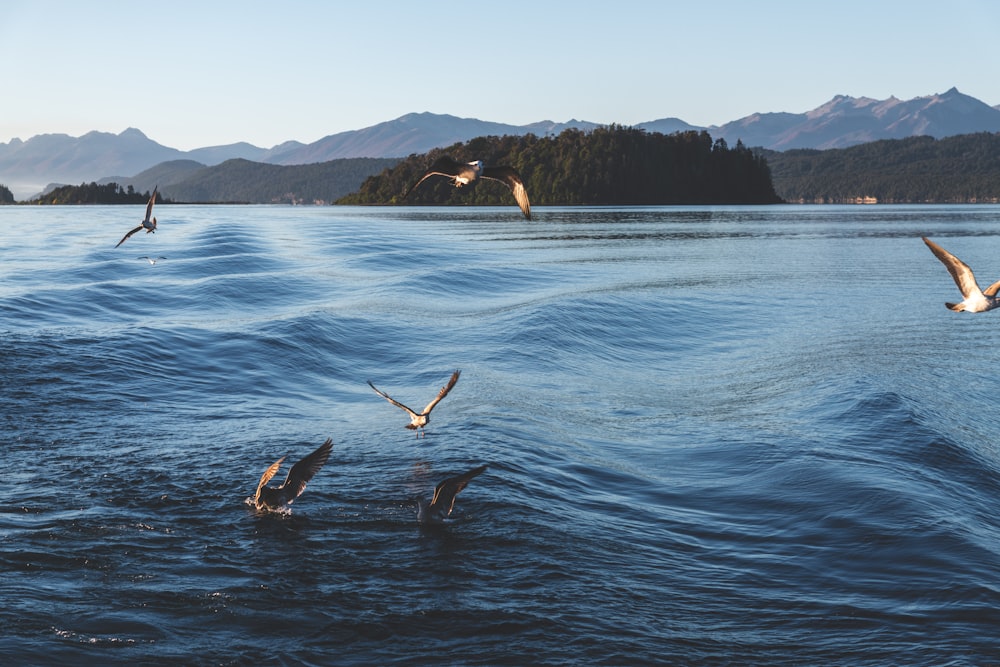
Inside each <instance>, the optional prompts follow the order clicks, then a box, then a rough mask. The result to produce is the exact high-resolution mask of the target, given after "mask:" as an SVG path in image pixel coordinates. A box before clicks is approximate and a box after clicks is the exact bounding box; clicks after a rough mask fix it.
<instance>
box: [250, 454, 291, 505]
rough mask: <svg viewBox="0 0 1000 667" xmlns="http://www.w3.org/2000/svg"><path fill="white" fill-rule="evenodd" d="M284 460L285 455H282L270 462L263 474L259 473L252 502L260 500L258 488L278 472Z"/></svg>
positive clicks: (262, 486) (261, 487)
mask: <svg viewBox="0 0 1000 667" xmlns="http://www.w3.org/2000/svg"><path fill="white" fill-rule="evenodd" d="M284 460H285V457H284V456H282V457H281V458H280V459H278V460H277V461H275V462H274V463H272V464H271V465H270V466H269V467H268V469H267V470H265V471H264V474H263V475H261V477H260V481H259V482H258V483H257V492H256V493H255V494H254V496H253V500H254V503H257V502H258V501H259V500H260V490H261V489H263V488H264V486H266V485H267V483H268V482H270V481H271V478H272V477H274V476H275V475H277V474H278V470H279V469H280V468H281V462H282V461H284Z"/></svg>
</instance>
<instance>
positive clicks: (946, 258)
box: [923, 237, 997, 298]
mask: <svg viewBox="0 0 1000 667" xmlns="http://www.w3.org/2000/svg"><path fill="white" fill-rule="evenodd" d="M923 239H924V243H926V244H927V247H928V248H930V249H931V252H932V253H934V256H935V257H937V258H938V259H939V260H941V263H942V264H944V265H945V268H947V269H948V273H950V274H951V277H952V278H954V280H955V284H956V285H958V289H959V291H960V292H962V296H964V297H965V298H969V297H970V296H976V295H982V294H983V291H982V290H981V289H979V284H978V283H977V282H976V276H975V275H973V273H972V269H970V268H969V265H968V264H966V263H965V262H963V261H962V260H960V259H959V258H958V257H955V256H954V255H952V254H951V253H950V252H948V251H947V250H945V249H944V248H942V247H941V246H939V245H938V244H937V243H934V241H931V240H930V239H929V238H926V237H923ZM996 285H997V284H996V283H994V285H990V287H989V289H994V287H996ZM995 292H996V290H995V289H994V293H995Z"/></svg>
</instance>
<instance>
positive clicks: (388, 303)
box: [0, 206, 1000, 665]
mask: <svg viewBox="0 0 1000 667" xmlns="http://www.w3.org/2000/svg"><path fill="white" fill-rule="evenodd" d="M143 208H144V207H141V206H139V207H130V206H125V207H3V208H0V369H2V371H0V372H2V375H0V383H2V384H0V419H2V422H0V423H2V426H3V429H2V435H0V453H2V457H3V459H2V460H3V462H4V464H5V465H4V475H3V477H4V479H3V484H2V486H0V572H2V577H0V601H2V604H0V664H9V665H15V664H18V665H20V664H101V665H108V664H145V665H157V664H205V665H216V664H221V665H244V664H246V665H250V664H275V663H280V664H311V665H323V664H359V665H373V664H414V665H420V664H435V665H438V664H513V665H524V664H552V665H557V664H589V665H598V664H604V665H633V664H650V663H659V664H686V665H699V664H704V665H715V664H720V663H721V664H741V665H753V664H759V665H775V664H779V665H780V664H786V665H808V664H849V665H864V664H873V665H874V664H879V665H881V664H928V665H983V664H987V663H989V662H991V661H996V660H997V659H998V657H997V656H1000V511H998V510H1000V410H997V407H996V403H997V397H998V396H1000V375H998V373H997V368H998V367H1000V351H998V346H997V345H996V344H995V343H996V339H997V336H998V334H997V332H998V330H1000V313H985V314H977V315H972V314H966V313H952V312H950V311H948V310H947V309H945V307H944V305H943V304H944V302H945V301H946V300H956V297H957V296H958V291H957V289H956V288H955V285H954V283H953V282H952V280H951V278H950V276H949V275H948V273H947V271H946V270H945V268H944V267H943V266H942V265H941V264H940V262H938V260H937V259H936V258H935V257H934V256H933V255H932V254H931V253H930V252H929V251H928V249H927V248H926V247H925V246H924V244H923V243H922V242H921V241H920V236H922V235H927V236H930V237H931V238H934V239H935V240H936V241H938V242H939V243H940V244H941V245H943V246H944V247H945V248H947V249H949V250H951V251H952V252H954V253H955V254H956V255H958V256H959V257H961V258H962V259H964V260H965V261H966V262H967V263H969V264H970V265H971V266H972V267H973V269H974V270H976V271H978V272H979V278H980V283H981V284H983V285H985V284H988V283H990V282H993V281H994V280H996V279H998V278H1000V207H994V206H955V207H948V206H906V207H889V206H878V207H833V206H830V207H819V206H816V207H800V206H775V207H723V208H713V207H704V208H698V207H653V208H584V207H581V208H553V207H548V208H547V207H541V208H538V209H537V210H536V211H535V213H536V218H537V219H536V220H535V221H533V222H526V221H524V220H523V219H521V218H520V215H519V214H518V212H517V209H516V208H514V207H498V208H458V207H451V208H377V207H376V208H347V207H315V208H291V207H287V208H281V207H241V206H233V207H227V206H210V207H209V206H158V207H157V208H156V210H155V214H156V215H157V217H158V219H159V230H158V231H157V233H156V234H149V235H147V234H136V235H135V236H133V237H132V238H131V239H130V240H129V241H127V242H126V243H125V244H123V245H122V246H121V247H119V248H117V249H115V248H114V245H115V243H117V242H118V240H119V239H120V238H121V236H122V235H123V234H124V232H125V231H127V230H128V229H130V228H131V227H133V226H135V225H136V224H137V223H138V221H139V220H140V219H141V217H142V214H143ZM142 255H149V256H153V257H157V256H161V255H162V256H165V257H166V259H163V260H160V261H159V262H157V263H156V264H155V265H151V264H150V263H148V262H147V261H145V260H142V259H138V257H139V256H142ZM455 369H461V371H462V376H461V379H460V381H459V382H458V384H457V385H456V387H455V389H454V390H453V391H452V392H451V394H450V395H449V396H448V397H447V398H446V399H445V400H444V401H442V402H441V403H440V404H439V405H438V406H437V408H436V409H435V410H434V413H433V416H432V420H431V423H430V424H429V425H428V428H427V431H426V438H422V439H417V438H415V437H414V434H413V432H412V431H409V430H406V429H405V428H403V426H404V425H405V424H406V422H407V418H406V416H405V415H404V413H403V412H402V411H401V410H399V409H397V408H395V407H393V406H391V405H390V404H389V403H387V402H386V401H385V400H383V399H382V398H380V397H379V396H377V395H376V394H375V393H374V392H373V391H372V390H371V389H370V388H369V387H368V385H367V384H366V380H369V379H370V380H372V382H374V383H375V384H376V385H377V386H378V387H380V388H381V389H384V390H385V391H387V392H389V393H390V394H392V395H393V396H395V397H396V398H398V399H399V400H401V401H403V402H404V403H407V404H410V405H411V406H412V407H423V405H424V404H426V402H428V401H429V400H430V399H431V398H432V397H433V396H434V395H435V394H436V392H437V390H438V388H440V387H441V386H442V385H443V384H444V382H445V381H446V380H447V378H448V376H449V374H450V373H451V372H452V371H453V370H455ZM327 437H331V438H333V440H334V448H333V453H332V455H331V457H330V460H329V462H328V463H327V465H326V467H325V468H323V469H322V470H321V471H320V472H319V474H318V475H317V476H316V477H315V478H314V479H313V480H312V482H311V483H310V484H309V486H308V488H307V489H306V491H305V493H304V494H303V495H302V497H301V498H299V499H298V501H297V502H296V503H295V504H294V505H292V507H291V512H290V513H288V514H272V515H266V516H260V515H257V514H255V513H254V512H253V511H252V510H251V509H250V508H249V507H248V506H247V505H246V504H245V502H244V501H245V499H246V498H247V496H248V495H251V494H252V493H253V491H254V488H255V486H256V483H257V480H258V479H259V477H260V475H261V474H262V473H263V472H264V470H265V469H266V468H267V466H268V465H270V464H271V463H272V462H273V461H275V460H276V459H278V458H279V457H281V456H287V457H288V459H287V460H286V466H285V469H284V470H283V471H282V472H281V473H279V478H283V476H284V474H285V471H286V470H287V468H288V465H290V463H292V462H294V461H296V460H298V459H299V458H301V457H302V456H304V455H305V454H307V453H309V452H311V451H312V450H313V449H315V448H316V447H317V446H318V445H319V444H320V443H321V442H322V441H323V440H324V439H326V438H327ZM484 463H485V464H488V466H489V468H488V469H487V471H486V472H485V473H483V474H482V475H481V476H479V477H477V478H476V479H474V480H473V481H472V483H471V484H470V485H469V487H468V488H467V489H466V490H465V491H463V492H462V494H461V495H460V496H459V498H458V502H457V504H456V506H455V512H454V513H453V515H452V517H451V521H450V524H449V525H447V526H445V527H444V528H443V529H436V530H429V529H426V528H422V527H420V526H419V525H418V524H417V522H416V503H415V499H416V498H417V497H421V496H422V497H429V496H430V494H431V493H432V491H433V487H434V485H435V484H436V483H437V482H439V481H441V480H442V479H444V478H445V477H447V476H449V475H452V474H455V473H459V472H464V471H465V470H468V469H470V468H472V467H475V466H477V465H480V464H484Z"/></svg>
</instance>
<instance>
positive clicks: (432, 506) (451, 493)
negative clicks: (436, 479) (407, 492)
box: [417, 465, 486, 524]
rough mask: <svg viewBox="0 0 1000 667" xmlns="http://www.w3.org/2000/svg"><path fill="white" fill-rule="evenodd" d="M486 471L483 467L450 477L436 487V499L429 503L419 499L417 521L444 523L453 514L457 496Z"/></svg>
mask: <svg viewBox="0 0 1000 667" xmlns="http://www.w3.org/2000/svg"><path fill="white" fill-rule="evenodd" d="M484 470H486V466H484V465H482V466H479V467H478V468H473V469H472V470H470V471H469V472H467V473H464V474H462V475H456V476H455V477H449V478H448V479H446V480H444V481H443V482H441V483H440V484H438V485H437V486H436V487H434V497H433V498H431V501H430V502H429V503H428V502H427V501H426V500H424V499H423V498H418V499H417V521H419V522H420V523H433V524H441V523H444V520H445V519H447V518H448V515H450V514H451V510H452V508H453V507H455V496H457V495H458V493H459V491H461V490H462V489H464V488H465V487H466V486H468V484H469V480H471V479H472V478H473V477H475V476H476V475H478V474H480V473H481V472H483V471H484Z"/></svg>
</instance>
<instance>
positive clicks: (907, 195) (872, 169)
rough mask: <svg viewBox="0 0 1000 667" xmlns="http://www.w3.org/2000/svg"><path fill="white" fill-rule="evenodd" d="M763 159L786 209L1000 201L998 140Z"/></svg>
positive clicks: (912, 140)
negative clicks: (870, 202) (866, 202)
mask: <svg viewBox="0 0 1000 667" xmlns="http://www.w3.org/2000/svg"><path fill="white" fill-rule="evenodd" d="M764 155H765V156H766V158H767V160H768V164H770V165H771V170H772V174H773V177H774V184H775V188H776V190H777V191H778V193H779V194H780V196H781V197H782V198H783V199H785V200H787V201H792V202H804V203H817V204H836V203H850V202H854V201H859V200H863V199H868V200H873V201H877V202H878V203H883V204H893V203H899V204H908V203H941V204H946V203H975V202H998V201H1000V134H991V133H988V132H980V133H976V134H963V135H958V136H954V137H946V138H943V139H934V138H933V137H909V138H906V139H884V140H881V141H873V142H870V143H866V144H860V145H858V146H851V147H850V148H840V149H830V150H810V149H799V150H790V151H785V152H783V153H776V152H772V151H765V152H764Z"/></svg>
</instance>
